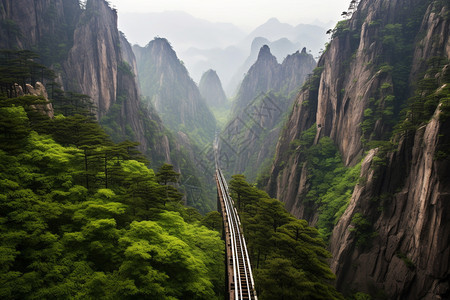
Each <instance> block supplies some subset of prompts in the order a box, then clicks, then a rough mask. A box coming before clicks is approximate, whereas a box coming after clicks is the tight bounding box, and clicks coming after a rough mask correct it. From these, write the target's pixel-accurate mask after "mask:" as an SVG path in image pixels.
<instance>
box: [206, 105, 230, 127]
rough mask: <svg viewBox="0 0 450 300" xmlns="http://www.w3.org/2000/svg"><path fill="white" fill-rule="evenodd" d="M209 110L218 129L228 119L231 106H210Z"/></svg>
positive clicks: (223, 125)
mask: <svg viewBox="0 0 450 300" xmlns="http://www.w3.org/2000/svg"><path fill="white" fill-rule="evenodd" d="M210 110H211V112H212V113H213V114H214V117H215V118H216V122H217V125H216V126H217V127H218V129H222V128H224V127H225V125H226V124H227V122H228V121H229V120H228V118H229V114H230V111H231V106H222V107H210Z"/></svg>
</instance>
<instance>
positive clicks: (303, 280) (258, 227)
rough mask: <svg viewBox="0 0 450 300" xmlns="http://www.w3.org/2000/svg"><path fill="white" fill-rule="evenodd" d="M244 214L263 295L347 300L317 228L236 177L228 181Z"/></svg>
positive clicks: (259, 290) (251, 251)
mask: <svg viewBox="0 0 450 300" xmlns="http://www.w3.org/2000/svg"><path fill="white" fill-rule="evenodd" d="M230 189H231V191H232V196H233V199H235V201H236V205H237V207H238V210H239V212H240V216H241V221H242V226H243V228H244V234H245V238H246V241H247V243H248V248H249V254H250V257H251V261H252V263H253V268H254V274H255V280H256V288H257V293H258V297H259V298H260V299H343V297H342V296H341V295H340V294H339V293H338V292H337V291H336V290H335V289H334V287H333V285H332V282H333V280H334V279H335V275H334V274H333V273H332V272H331V270H330V268H329V266H328V264H327V259H328V258H330V256H331V255H330V253H329V252H328V251H327V250H326V249H325V243H324V242H323V240H322V238H320V236H319V232H318V231H317V229H315V228H313V227H310V226H308V223H307V222H306V221H305V220H298V219H296V218H295V217H293V216H292V215H290V214H289V213H288V212H287V211H286V209H285V208H284V206H283V204H282V203H281V202H280V201H278V200H276V199H271V198H270V197H269V196H268V195H267V194H266V193H265V192H263V191H260V190H258V189H257V188H255V187H253V186H251V185H250V184H248V183H247V182H246V181H245V177H244V176H243V175H234V176H233V179H232V180H231V181H230Z"/></svg>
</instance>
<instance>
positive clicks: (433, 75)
mask: <svg viewBox="0 0 450 300" xmlns="http://www.w3.org/2000/svg"><path fill="white" fill-rule="evenodd" d="M405 7H411V8H414V9H413V10H412V11H409V12H408V13H406V12H405V10H404V8H405ZM446 16H448V4H445V3H443V2H442V1H431V2H429V1H422V0H396V1H385V0H376V1H364V0H362V1H361V2H360V3H359V6H358V8H357V10H356V11H354V12H353V16H352V18H351V19H349V20H344V21H342V22H340V23H338V25H337V26H336V28H335V29H334V30H333V39H332V41H331V42H330V44H329V45H328V46H327V49H326V51H325V53H324V54H323V55H322V57H321V59H320V61H319V63H318V68H316V69H315V71H314V73H313V75H312V76H311V77H310V78H309V79H308V81H307V84H306V86H305V87H304V89H303V91H302V93H301V94H300V95H299V97H298V98H297V100H296V102H295V104H294V106H293V111H292V113H291V114H290V116H289V119H288V121H287V123H286V126H285V130H283V133H282V135H281V137H280V140H279V142H278V144H277V150H276V158H275V163H274V164H273V167H272V174H271V176H270V180H269V182H268V191H269V192H270V193H271V194H272V196H276V197H277V198H278V199H280V200H282V201H284V202H285V203H286V206H287V208H288V209H289V210H290V211H291V212H293V213H294V214H295V215H296V216H297V217H299V218H306V219H307V220H308V221H310V222H312V223H314V222H315V221H316V220H317V215H318V214H319V213H320V204H311V203H305V202H304V199H305V196H306V194H307V193H308V191H309V189H310V188H311V183H310V180H309V178H310V174H309V171H308V167H307V165H308V161H307V159H306V158H305V156H304V154H302V152H301V151H291V149H292V145H293V144H295V141H296V140H299V139H300V138H301V136H302V133H304V132H306V130H307V129H309V128H311V127H315V130H316V136H315V139H314V140H315V141H314V143H315V144H317V143H318V142H319V140H320V139H321V138H323V137H329V138H331V140H332V141H333V142H334V144H335V145H336V147H337V148H338V149H339V152H340V154H341V157H342V160H343V163H344V164H345V165H346V166H354V165H355V164H357V163H358V162H359V161H360V160H361V159H362V158H363V157H364V156H365V151H366V150H368V149H370V148H373V146H372V145H378V147H375V149H374V150H372V151H370V152H369V154H367V155H366V156H365V159H364V161H363V163H362V171H361V177H360V180H359V182H358V184H357V185H356V187H355V189H354V191H353V194H352V197H351V199H350V200H349V203H348V207H347V208H346V210H345V212H344V214H343V215H342V217H341V218H340V220H339V221H338V223H337V225H336V227H335V229H334V231H333V234H332V237H331V240H330V248H331V251H332V253H333V260H332V268H333V270H334V271H335V272H336V274H337V276H338V280H337V286H338V288H339V289H340V290H342V291H344V292H347V293H349V292H352V291H358V290H359V291H364V292H366V293H370V294H372V296H374V297H382V295H384V297H387V298H389V299H419V298H420V299H446V298H448V297H449V295H450V289H449V281H448V280H449V278H450V267H449V255H448V254H449V253H450V246H449V242H448V236H449V234H448V232H449V231H450V223H449V222H448V221H444V216H445V215H448V213H449V210H450V205H449V203H450V202H449V201H448V200H449V196H448V195H449V188H448V184H446V182H447V181H448V179H449V177H450V174H449V170H450V169H449V168H448V166H449V165H448V163H449V155H448V151H447V150H443V149H446V147H448V143H449V140H448V139H449V138H448V136H449V135H448V134H449V124H448V121H447V120H446V119H445V117H442V116H443V115H446V112H445V110H446V109H448V108H446V106H445V102H441V104H439V99H440V97H444V98H445V96H442V95H446V93H447V94H448V84H449V81H450V80H449V73H448V69H449V66H448V60H449V58H450V42H449V28H450V25H449V19H448V17H446ZM436 57H438V58H439V59H438V61H439V63H436V62H434V61H436ZM424 74H425V75H424ZM424 82H428V83H429V82H436V86H434V87H433V85H431V86H432V88H430V85H428V86H426V85H425V83H424ZM427 89H428V90H427ZM430 89H432V91H431V92H430V91H429V90H430ZM427 91H428V92H427ZM427 93H429V94H432V95H436V98H433V99H438V100H437V102H436V100H434V101H432V100H431V101H429V102H425V100H423V101H424V102H420V101H419V100H418V99H421V97H423V98H424V99H425V96H426V95H427ZM415 94H416V95H418V96H417V97H416V98H411V99H412V100H410V101H416V102H415V103H416V104H415V105H416V106H409V107H410V112H409V114H408V115H407V117H406V118H405V117H403V118H402V115H401V113H400V112H401V110H402V108H404V107H405V106H406V105H407V104H408V103H409V102H407V101H406V100H407V99H408V97H411V96H413V95H415ZM417 105H419V106H417ZM427 114H429V116H428V115H427ZM419 115H420V116H422V118H424V117H423V116H424V115H427V119H426V120H425V119H424V120H423V121H422V123H421V125H420V123H419V122H418V121H417V118H418V117H417V116H419ZM414 122H415V123H414ZM396 123H397V124H398V125H397V127H396V128H397V130H396V132H397V133H396V134H394V135H392V131H393V128H394V126H395V124H396ZM411 124H419V125H420V126H418V128H416V127H414V126H411ZM391 135H392V138H391V139H390V136H391ZM386 144H388V145H391V146H389V147H386ZM300 147H301V146H300ZM392 149H393V150H394V151H392ZM447 149H448V148H447ZM311 205H313V206H312V207H311ZM344 208H345V207H344ZM311 211H312V213H311ZM362 238H364V240H365V243H364V244H363V243H361V240H362Z"/></svg>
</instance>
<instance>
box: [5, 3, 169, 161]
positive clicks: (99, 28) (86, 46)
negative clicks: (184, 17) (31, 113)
mask: <svg viewBox="0 0 450 300" xmlns="http://www.w3.org/2000/svg"><path fill="white" fill-rule="evenodd" d="M0 5H1V7H2V9H0V18H1V20H2V22H3V23H4V24H9V26H6V27H2V32H1V33H2V36H7V37H9V38H7V39H0V46H1V47H5V48H8V47H19V48H21V49H35V50H36V49H37V52H38V54H39V55H40V56H41V58H42V60H43V62H44V63H46V64H47V65H48V66H49V67H52V68H53V69H54V70H55V72H56V73H57V79H58V80H59V81H60V83H61V84H62V86H63V88H64V89H65V90H66V91H74V92H78V93H83V94H86V95H88V96H89V97H90V98H91V99H92V100H93V102H94V105H95V106H96V109H97V110H96V114H97V118H98V119H99V121H100V122H102V123H104V122H103V121H105V122H106V119H107V118H110V119H111V118H113V119H114V122H112V123H114V124H115V126H116V127H115V128H113V129H111V130H113V132H114V135H115V137H116V138H118V139H120V140H124V139H130V140H134V141H138V142H139V143H140V146H139V149H140V150H141V151H142V152H143V153H146V154H147V155H148V156H149V158H151V160H152V162H153V163H155V164H160V163H162V162H164V161H167V162H171V158H170V152H171V149H170V145H169V138H168V136H167V135H166V133H165V129H164V128H163V126H162V125H161V120H160V119H159V117H158V116H157V114H156V113H155V112H154V111H152V109H151V108H148V109H144V108H143V107H141V103H140V99H139V98H140V96H139V90H138V84H137V82H136V77H135V74H134V73H133V68H134V69H135V68H136V62H135V59H134V57H133V53H132V51H130V48H131V47H130V45H129V44H128V42H127V41H126V39H125V37H123V36H122V37H121V36H120V34H119V31H118V29H117V12H116V11H115V10H113V9H112V8H110V7H109V4H108V2H107V1H105V0H88V1H87V2H86V5H85V8H82V7H80V5H79V1H77V0H67V1H66V0H65V1H62V0H56V1H49V0H48V1H47V0H44V1H38V2H36V1H31V3H30V1H25V0H23V1H22V0H20V1H16V0H14V1H12V0H7V1H2V2H1V3H0ZM55 43H57V44H56V45H55ZM58 47H59V48H58ZM113 107H114V109H112V108H113Z"/></svg>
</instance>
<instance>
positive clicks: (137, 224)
mask: <svg viewBox="0 0 450 300" xmlns="http://www.w3.org/2000/svg"><path fill="white" fill-rule="evenodd" d="M3 55H4V56H3V58H5V57H6V56H7V57H8V59H7V60H5V59H3V60H2V65H1V68H2V69H1V72H0V74H1V78H0V80H1V87H2V94H1V98H0V132H1V133H0V161H1V162H2V163H1V164H0V191H1V193H0V211H1V213H0V236H1V238H0V259H1V264H0V266H1V271H0V297H1V298H2V299H48V298H52V299H54V298H57V299H65V298H71V299H141V298H152V299H216V298H220V296H221V295H223V291H224V276H225V275H224V272H223V260H224V258H223V255H224V244H223V241H222V240H221V239H220V236H219V232H218V231H214V230H210V229H208V228H207V227H205V226H203V225H206V226H216V225H214V222H211V221H210V220H209V219H211V218H214V215H211V214H210V215H207V216H206V217H205V218H203V217H202V216H201V215H200V214H199V213H198V212H197V211H196V210H195V209H192V208H188V207H185V206H183V204H182V196H183V195H182V194H181V193H180V192H179V191H178V190H177V188H176V183H177V181H178V178H179V175H180V174H178V173H176V172H175V171H174V170H173V167H172V166H171V165H167V164H164V165H162V166H161V167H160V168H159V169H158V170H157V171H156V172H155V171H153V170H151V169H149V168H148V167H147V165H148V161H146V159H145V158H144V157H143V156H142V155H141V154H140V153H139V152H138V151H136V150H135V148H136V146H137V144H136V143H132V142H128V141H126V142H122V143H113V142H112V141H111V140H110V138H109V137H108V136H107V134H106V133H105V131H104V130H103V129H102V128H101V127H100V125H99V124H98V123H97V122H96V121H95V119H94V117H93V115H92V107H91V106H90V101H85V100H86V99H88V97H86V96H84V95H76V94H73V93H63V92H62V91H60V90H59V91H58V93H59V98H58V97H54V98H53V103H52V104H53V107H54V108H55V116H54V118H50V117H48V116H47V114H45V112H44V113H43V112H42V111H45V108H46V107H47V106H46V105H47V104H48V101H47V100H46V99H45V98H44V97H39V96H31V95H22V93H21V92H20V89H19V88H18V87H17V88H16V89H14V90H11V89H10V88H9V89H8V87H10V86H11V84H10V83H18V84H19V85H21V87H23V89H25V88H26V83H28V82H33V81H34V76H35V74H34V70H36V66H35V65H33V64H31V62H32V60H31V59H30V57H32V56H33V55H31V53H30V52H22V51H8V52H7V53H5V52H4V53H3ZM28 62H30V63H28ZM42 70H45V68H44V67H42ZM40 73H42V72H40ZM8 84H9V85H8ZM63 113H64V114H63ZM210 224H213V225H210ZM216 227H217V226H216Z"/></svg>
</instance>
